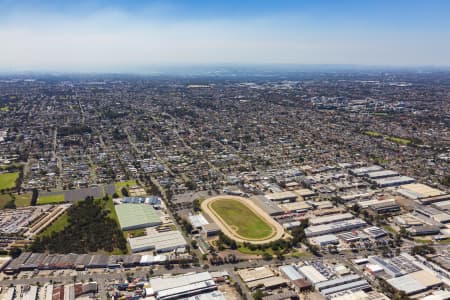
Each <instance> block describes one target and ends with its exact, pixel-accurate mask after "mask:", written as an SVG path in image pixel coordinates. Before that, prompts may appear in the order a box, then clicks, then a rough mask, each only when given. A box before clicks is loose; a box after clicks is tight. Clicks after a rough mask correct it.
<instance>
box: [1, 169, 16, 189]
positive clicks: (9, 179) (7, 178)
mask: <svg viewBox="0 0 450 300" xmlns="http://www.w3.org/2000/svg"><path fill="white" fill-rule="evenodd" d="M17 178H19V172H14V173H2V174H0V190H3V189H12V188H14V187H15V186H16V180H17Z"/></svg>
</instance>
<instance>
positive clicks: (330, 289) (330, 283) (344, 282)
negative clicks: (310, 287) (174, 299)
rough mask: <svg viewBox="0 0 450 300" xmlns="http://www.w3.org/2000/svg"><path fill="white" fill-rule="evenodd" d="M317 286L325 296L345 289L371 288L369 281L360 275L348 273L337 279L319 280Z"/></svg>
mask: <svg viewBox="0 0 450 300" xmlns="http://www.w3.org/2000/svg"><path fill="white" fill-rule="evenodd" d="M315 288H316V289H317V290H318V291H319V292H320V293H321V294H322V295H324V296H328V295H331V294H336V293H339V292H343V291H347V290H350V291H356V290H370V289H371V288H370V285H369V283H368V282H367V281H366V280H364V279H362V278H361V277H360V276H359V275H354V274H351V275H346V276H342V277H339V278H336V279H331V280H327V281H322V282H319V283H317V284H316V285H315Z"/></svg>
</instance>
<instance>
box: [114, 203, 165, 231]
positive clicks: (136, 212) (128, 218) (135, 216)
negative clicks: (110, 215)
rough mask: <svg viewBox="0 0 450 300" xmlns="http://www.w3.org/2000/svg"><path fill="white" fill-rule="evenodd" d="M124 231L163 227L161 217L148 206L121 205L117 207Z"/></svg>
mask: <svg viewBox="0 0 450 300" xmlns="http://www.w3.org/2000/svg"><path fill="white" fill-rule="evenodd" d="M115 209H116V213H117V217H118V218H119V223H120V227H121V228H122V230H133V229H138V228H145V227H151V226H156V225H161V224H162V222H161V217H160V215H159V214H158V212H157V211H156V210H155V209H154V208H153V207H151V206H150V205H146V204H121V205H116V206H115Z"/></svg>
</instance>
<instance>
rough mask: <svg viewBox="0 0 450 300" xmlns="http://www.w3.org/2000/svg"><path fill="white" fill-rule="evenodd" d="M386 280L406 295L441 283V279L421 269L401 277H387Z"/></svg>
mask: <svg viewBox="0 0 450 300" xmlns="http://www.w3.org/2000/svg"><path fill="white" fill-rule="evenodd" d="M387 282H388V283H389V284H390V285H392V286H393V287H394V288H395V289H397V290H399V291H404V292H405V293H406V295H413V294H417V293H420V292H424V291H426V290H429V289H431V288H434V287H438V286H440V285H442V281H441V280H440V279H439V278H437V277H436V276H434V275H433V274H431V273H430V272H428V271H425V270H421V271H417V272H413V273H410V274H407V275H404V276H401V277H397V278H391V279H388V280H387Z"/></svg>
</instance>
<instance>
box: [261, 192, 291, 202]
mask: <svg viewBox="0 0 450 300" xmlns="http://www.w3.org/2000/svg"><path fill="white" fill-rule="evenodd" d="M265 197H266V198H267V199H269V200H270V201H275V202H294V201H297V198H298V195H297V194H295V193H293V192H290V191H286V192H278V193H271V194H266V195H265Z"/></svg>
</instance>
